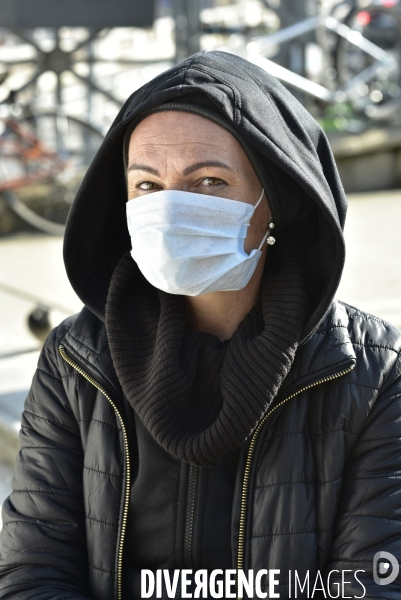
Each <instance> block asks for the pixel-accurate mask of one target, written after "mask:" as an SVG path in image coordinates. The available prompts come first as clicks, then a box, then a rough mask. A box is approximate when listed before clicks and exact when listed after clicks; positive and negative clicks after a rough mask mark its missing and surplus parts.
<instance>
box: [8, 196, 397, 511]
mask: <svg viewBox="0 0 401 600" xmlns="http://www.w3.org/2000/svg"><path fill="white" fill-rule="evenodd" d="M400 223H401V190H395V191H385V192H374V193H367V194H353V195H350V196H349V210H348V217H347V223H346V227H345V238H346V243H347V249H348V251H347V260H346V266H345V270H344V275H343V278H342V281H341V284H340V288H339V290H338V294H337V297H338V298H339V299H341V300H344V301H346V302H348V303H349V304H352V305H354V306H357V307H358V308H360V309H362V310H365V311H367V312H369V313H372V314H374V315H376V316H379V317H381V318H383V319H386V320H387V321H390V322H391V323H393V324H394V325H397V326H398V327H400V328H401V235H400ZM38 304H42V305H47V306H49V307H51V311H50V320H51V322H52V325H53V326H55V325H57V324H58V323H59V322H60V321H61V320H62V319H64V318H65V317H66V316H68V315H69V314H73V313H75V312H78V311H79V310H80V308H81V306H82V305H81V302H80V300H79V299H78V298H77V296H76V295H75V293H74V291H73V290H72V289H71V287H70V285H69V282H68V279H67V276H66V274H65V270H64V265H63V261H62V240H61V239H60V238H57V237H51V236H47V235H42V234H18V235H14V236H8V237H3V238H0V503H2V501H3V499H4V498H5V497H6V496H7V495H8V493H9V491H10V489H11V488H10V485H11V484H10V482H11V473H12V465H13V463H14V460H15V456H16V453H17V451H18V445H19V441H18V430H19V427H20V417H21V413H22V410H23V404H24V401H25V398H26V395H27V392H28V389H29V387H30V383H31V379H32V376H33V374H34V371H35V367H36V363H37V360H38V357H39V351H40V345H41V342H40V341H39V340H38V339H37V338H35V337H34V336H33V334H32V333H31V332H30V330H29V329H28V326H27V316H28V315H29V314H30V313H31V312H32V310H33V309H34V308H35V307H36V306H37V305H38Z"/></svg>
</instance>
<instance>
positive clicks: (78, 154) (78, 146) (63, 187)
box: [0, 98, 103, 235]
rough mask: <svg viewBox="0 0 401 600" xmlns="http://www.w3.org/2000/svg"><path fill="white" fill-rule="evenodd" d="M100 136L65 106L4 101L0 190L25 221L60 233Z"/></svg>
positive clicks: (1, 107)
mask: <svg viewBox="0 0 401 600" xmlns="http://www.w3.org/2000/svg"><path fill="white" fill-rule="evenodd" d="M11 100H12V98H11ZM102 139H103V135H102V134H101V133H100V132H99V131H98V130H97V129H96V128H95V127H93V126H92V125H90V124H88V123H86V122H84V121H81V120H80V119H78V118H76V117H73V116H70V115H66V114H64V113H63V112H62V111H61V110H56V111H46V112H34V111H32V109H30V108H29V107H22V106H21V105H20V104H18V103H14V102H12V101H11V102H9V103H7V104H2V105H0V193H1V194H2V195H3V197H4V198H5V200H6V201H7V203H8V205H9V206H10V207H11V209H12V210H13V211H14V212H15V213H17V214H18V215H19V216H20V217H21V218H22V219H24V220H25V221H26V222H27V223H29V224H30V225H33V226H34V227H35V228H37V229H39V230H41V231H44V232H46V233H50V234H54V235H62V234H63V233H64V228H65V223H66V219H67V216H68V212H69V210H70V207H71V204H72V202H73V200H74V197H75V194H76V192H77V190H78V187H79V185H80V183H81V181H82V178H83V176H84V174H85V172H86V170H87V168H88V166H89V164H90V162H91V161H92V158H93V157H94V155H95V153H96V151H97V149H98V147H99V146H100V143H101V141H102Z"/></svg>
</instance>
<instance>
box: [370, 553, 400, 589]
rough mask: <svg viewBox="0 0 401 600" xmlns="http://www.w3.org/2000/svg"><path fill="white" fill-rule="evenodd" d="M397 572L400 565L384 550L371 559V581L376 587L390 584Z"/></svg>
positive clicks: (395, 577)
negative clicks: (372, 580)
mask: <svg viewBox="0 0 401 600" xmlns="http://www.w3.org/2000/svg"><path fill="white" fill-rule="evenodd" d="M399 571H400V565H399V564H398V560H397V559H396V557H395V556H394V555H393V554H391V553H390V552H385V551H384V550H382V551H381V552H376V554H375V555H374V557H373V579H374V581H375V583H377V585H388V584H389V583H392V582H393V581H394V580H395V579H397V577H398V573H399ZM387 573H388V575H387ZM385 575H387V576H386V577H385Z"/></svg>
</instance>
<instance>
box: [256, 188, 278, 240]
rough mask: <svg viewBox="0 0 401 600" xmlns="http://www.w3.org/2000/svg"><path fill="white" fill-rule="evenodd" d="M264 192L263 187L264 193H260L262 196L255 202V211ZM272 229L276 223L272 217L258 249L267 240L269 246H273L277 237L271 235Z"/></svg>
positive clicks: (263, 191)
mask: <svg viewBox="0 0 401 600" xmlns="http://www.w3.org/2000/svg"><path fill="white" fill-rule="evenodd" d="M264 193H265V190H264V189H263V190H262V193H261V195H260V198H259V200H258V201H257V202H256V204H255V206H254V209H253V212H255V210H256V209H257V207H258V206H259V204H260V202H261V201H262V198H263V194H264ZM272 229H274V223H273V221H272V219H270V220H269V225H268V226H267V231H266V233H265V235H264V236H263V239H262V241H261V242H260V244H259V246H258V250H260V249H261V248H262V246H263V244H264V243H265V242H267V243H268V244H269V246H273V244H274V243H275V242H276V238H274V237H273V236H272V235H271V230H272Z"/></svg>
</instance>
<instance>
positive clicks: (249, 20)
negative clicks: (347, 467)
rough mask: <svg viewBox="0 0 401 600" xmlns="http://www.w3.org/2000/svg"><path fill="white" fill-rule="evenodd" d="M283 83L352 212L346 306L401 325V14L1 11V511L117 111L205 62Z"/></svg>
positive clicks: (183, 7)
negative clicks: (68, 231)
mask: <svg viewBox="0 0 401 600" xmlns="http://www.w3.org/2000/svg"><path fill="white" fill-rule="evenodd" d="M214 49H220V50H224V51H226V52H231V53H234V54H238V55H240V56H243V57H244V58H246V59H248V60H250V61H252V62H254V63H256V64H258V65H259V66H260V67H261V68H263V69H265V70H266V71H268V72H270V73H271V74H273V75H275V76H276V77H278V78H279V79H280V80H281V81H282V83H283V84H284V85H286V86H287V87H288V88H289V89H290V90H291V91H292V93H294V94H295V96H296V97H297V98H298V99H299V100H300V101H301V102H302V103H303V104H304V106H305V107H306V108H307V109H308V110H309V111H310V112H311V113H312V114H313V116H314V117H315V118H316V119H317V121H318V122H319V123H320V124H321V126H322V127H323V129H324V130H325V131H326V133H327V135H328V137H329V140H330V143H331V146H332V149H333V152H334V155H335V158H336V161H337V164H338V168H339V170H340V175H341V177H342V180H343V183H344V186H345V189H346V192H347V194H348V198H349V212H348V220H347V224H346V229H345V237H346V242H347V247H348V257H347V263H346V268H345V272H344V277H343V280H342V283H341V286H340V289H339V292H338V297H339V298H340V299H342V300H344V301H346V302H348V303H350V304H353V305H356V306H358V307H359V308H361V309H363V310H365V311H368V312H371V313H373V314H375V315H377V316H379V317H382V318H384V319H386V320H388V321H390V322H391V323H393V324H394V325H397V326H399V327H401V235H400V233H399V232H400V225H401V194H400V188H401V0H400V3H399V2H398V1H397V0H344V1H343V0H322V1H318V0H297V1H296V2H294V1H293V0H147V1H146V2H142V1H141V0H114V1H113V2H112V3H110V2H108V1H107V0H79V1H78V0H70V1H69V2H68V3H54V2H52V1H51V0H0V502H2V500H3V499H4V497H5V496H6V495H7V494H8V493H9V490H10V482H11V476H12V470H13V463H14V460H15V455H16V453H17V451H18V430H19V426H20V416H21V412H22V409H23V403H24V400H25V397H26V394H27V391H28V389H29V386H30V382H31V378H32V375H33V372H34V370H35V366H36V362H37V359H38V355H39V352H40V348H41V345H42V343H43V340H44V339H45V337H46V335H47V334H48V332H49V331H50V329H51V328H52V327H54V326H55V325H57V324H58V323H59V322H60V321H61V320H62V319H64V318H65V317H67V316H68V315H70V314H73V313H75V312H77V311H79V310H80V308H81V303H80V301H79V299H78V298H77V297H76V296H75V294H74V292H73V290H72V289H71V288H70V286H69V283H68V280H67V278H66V275H65V272H64V266H63V261H62V255H61V250H62V235H63V230H64V225H65V220H66V218H67V215H68V211H69V208H70V206H71V203H72V201H73V199H74V196H75V193H76V190H77V188H78V186H79V183H80V181H81V179H82V177H83V175H84V173H85V171H86V169H87V167H88V165H89V164H90V161H91V160H92V157H93V156H94V154H95V152H96V150H97V148H98V147H99V145H100V143H101V141H102V138H103V136H104V134H105V133H106V131H107V130H108V128H109V126H110V125H111V123H112V121H113V119H114V117H115V116H116V114H117V112H118V110H119V107H120V106H121V104H122V102H124V101H125V99H126V98H127V97H128V96H129V95H130V94H131V93H132V92H133V91H134V90H135V89H137V88H138V87H140V86H141V85H143V84H144V83H145V82H147V81H149V80H150V79H152V78H153V77H155V76H156V75H158V74H159V73H162V72H163V71H165V70H166V69H168V68H169V67H170V66H172V65H173V64H174V63H175V62H177V61H180V60H182V59H184V58H185V57H187V56H189V55H191V54H193V53H195V52H197V51H199V50H206V51H208V50H214Z"/></svg>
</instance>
